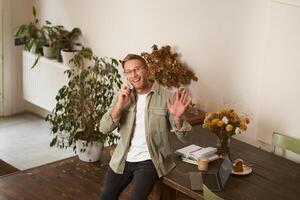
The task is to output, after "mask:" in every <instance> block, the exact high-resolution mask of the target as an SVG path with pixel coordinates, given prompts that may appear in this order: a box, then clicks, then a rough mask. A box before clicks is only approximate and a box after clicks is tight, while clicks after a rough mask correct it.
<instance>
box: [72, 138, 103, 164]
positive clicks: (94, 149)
mask: <svg viewBox="0 0 300 200" xmlns="http://www.w3.org/2000/svg"><path fill="white" fill-rule="evenodd" d="M102 147H103V143H101V142H90V143H88V144H87V146H86V141H84V140H77V141H76V152H77V155H78V157H79V159H80V160H82V161H84V162H97V161H99V160H100V156H101V152H102Z"/></svg>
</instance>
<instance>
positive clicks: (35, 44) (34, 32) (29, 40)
mask: <svg viewBox="0 0 300 200" xmlns="http://www.w3.org/2000/svg"><path fill="white" fill-rule="evenodd" d="M32 15H33V18H34V19H33V22H30V23H29V24H22V25H21V26H20V27H19V28H18V30H17V33H16V35H15V37H16V39H21V40H23V41H24V44H25V50H27V51H30V52H32V53H35V54H37V57H36V60H35V62H34V64H33V65H32V68H33V67H35V66H36V64H37V63H38V60H39V58H40V56H41V55H42V48H43V45H44V44H45V42H46V39H45V37H44V34H43V33H42V31H41V29H40V28H39V20H38V18H37V12H36V8H35V6H33V7H32Z"/></svg>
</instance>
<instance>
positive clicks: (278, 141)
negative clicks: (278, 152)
mask: <svg viewBox="0 0 300 200" xmlns="http://www.w3.org/2000/svg"><path fill="white" fill-rule="evenodd" d="M272 144H273V153H275V148H276V147H281V148H283V149H286V150H289V151H292V152H294V153H297V154H300V139H297V138H293V137H290V136H287V135H283V134H281V133H277V132H273V136H272Z"/></svg>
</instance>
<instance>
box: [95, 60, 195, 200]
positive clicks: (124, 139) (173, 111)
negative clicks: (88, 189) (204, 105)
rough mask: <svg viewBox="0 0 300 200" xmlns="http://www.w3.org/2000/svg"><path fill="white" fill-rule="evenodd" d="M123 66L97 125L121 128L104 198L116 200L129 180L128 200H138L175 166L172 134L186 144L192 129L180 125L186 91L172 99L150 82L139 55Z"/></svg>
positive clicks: (107, 127)
mask: <svg viewBox="0 0 300 200" xmlns="http://www.w3.org/2000/svg"><path fill="white" fill-rule="evenodd" d="M122 65H123V69H124V73H125V76H126V79H127V80H126V81H124V82H125V83H124V84H123V86H122V88H121V89H120V91H119V94H118V95H117V96H116V98H115V99H114V100H113V103H112V105H111V108H110V109H109V110H108V112H107V113H106V114H105V115H104V116H103V118H102V120H101V124H100V130H101V131H102V132H103V133H109V132H111V131H113V130H114V129H115V128H117V127H119V128H120V137H121V138H120V140H119V143H118V146H117V147H116V149H115V151H114V154H113V156H112V158H111V161H110V163H109V166H110V167H109V169H108V171H107V174H106V179H105V184H104V189H103V192H102V199H103V200H106V199H107V200H113V199H118V197H119V195H120V194H121V192H122V191H123V189H124V188H125V187H126V186H127V185H128V184H129V183H130V182H131V181H133V189H132V194H131V196H132V199H137V200H142V199H147V196H148V194H149V193H150V192H151V190H152V188H153V186H154V184H155V182H156V180H157V179H158V178H160V177H162V176H164V175H166V174H167V173H169V172H170V171H171V170H172V169H173V168H174V167H175V163H174V162H173V160H172V151H171V148H170V144H169V136H170V134H174V133H175V134H176V135H177V137H178V138H179V139H180V140H182V141H184V137H185V136H186V134H187V132H188V131H190V130H191V126H190V125H189V124H188V123H187V122H185V121H183V120H182V115H183V113H184V111H185V110H186V109H187V107H188V105H189V103H190V100H189V99H188V93H187V92H186V91H185V90H183V91H182V92H179V90H177V91H176V94H175V96H174V95H173V94H172V93H171V92H170V91H169V90H167V89H166V88H164V87H162V86H160V85H159V84H158V83H157V82H156V81H154V82H152V81H150V80H149V78H148V72H147V70H148V66H147V63H146V62H145V60H144V59H143V58H142V57H141V56H138V55H134V54H129V55H127V56H126V57H125V59H124V60H123V62H122ZM174 78H176V77H174ZM170 129H172V130H170ZM170 131H172V133H171V132H170ZM173 132H174V133H173Z"/></svg>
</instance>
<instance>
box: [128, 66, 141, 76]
mask: <svg viewBox="0 0 300 200" xmlns="http://www.w3.org/2000/svg"><path fill="white" fill-rule="evenodd" d="M142 69H144V65H142V66H139V67H136V68H134V69H133V70H128V71H124V73H125V74H126V76H132V75H133V74H135V73H140V72H141V71H142Z"/></svg>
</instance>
